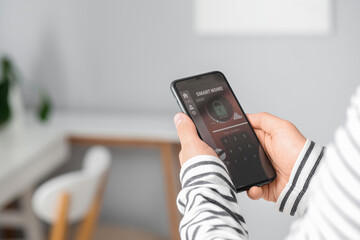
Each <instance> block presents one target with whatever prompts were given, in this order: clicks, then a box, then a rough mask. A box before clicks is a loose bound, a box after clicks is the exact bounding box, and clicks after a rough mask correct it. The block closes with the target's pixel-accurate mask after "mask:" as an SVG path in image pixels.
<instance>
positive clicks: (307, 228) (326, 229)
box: [288, 88, 360, 239]
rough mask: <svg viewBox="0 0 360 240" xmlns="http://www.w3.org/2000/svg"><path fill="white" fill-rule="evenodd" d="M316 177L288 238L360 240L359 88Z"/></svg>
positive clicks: (328, 147)
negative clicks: (300, 215)
mask: <svg viewBox="0 0 360 240" xmlns="http://www.w3.org/2000/svg"><path fill="white" fill-rule="evenodd" d="M314 178H315V179H314V180H313V181H315V182H313V183H312V185H313V186H312V188H311V189H310V190H311V193H310V198H309V201H308V208H307V211H306V213H305V214H304V216H303V217H301V218H299V219H298V220H297V221H296V222H295V223H294V224H293V226H292V228H291V232H290V234H289V236H288V239H309V238H311V239H360V88H358V91H357V94H356V95H355V96H354V97H353V98H352V99H351V105H350V107H349V109H348V111H347V121H346V123H345V125H344V126H341V127H340V128H339V129H338V130H337V131H336V132H335V137H334V140H333V141H332V143H330V144H329V145H328V146H327V149H326V153H325V155H324V158H323V160H322V163H321V166H320V168H319V169H318V171H317V173H316V175H315V177H314Z"/></svg>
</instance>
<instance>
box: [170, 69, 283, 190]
mask: <svg viewBox="0 0 360 240" xmlns="http://www.w3.org/2000/svg"><path fill="white" fill-rule="evenodd" d="M171 91H172V92H173V94H174V96H175V98H176V100H177V102H178V104H179V106H180V109H181V110H182V112H184V113H186V114H187V115H188V116H189V117H190V118H191V119H192V120H193V122H194V123H195V126H196V128H197V130H198V133H199V136H200V138H201V139H202V140H203V141H204V142H205V143H207V144H208V145H209V146H210V147H211V148H213V149H214V150H215V152H216V153H217V154H218V156H219V158H220V159H221V160H222V161H223V162H224V164H225V165H226V167H227V169H228V171H229V173H230V177H231V179H232V181H233V183H234V185H235V187H236V189H237V191H243V190H247V189H249V188H250V187H252V186H261V185H264V184H267V183H270V182H271V181H273V180H274V179H275V178H276V173H275V170H274V168H273V167H272V165H271V163H270V160H269V158H268V156H267V155H266V153H265V151H264V149H263V147H262V146H261V144H260V142H259V140H258V138H257V137H256V134H255V132H254V130H253V129H252V127H251V125H250V123H249V121H248V119H247V117H246V115H245V113H244V111H243V110H242V108H241V106H240V104H239V102H238V100H237V99H236V97H235V95H234V93H233V91H232V89H231V87H230V85H229V83H228V82H227V80H226V78H225V76H224V75H223V74H222V73H221V72H218V71H215V72H210V73H205V74H201V75H197V76H192V77H188V78H183V79H179V80H175V81H173V82H172V83H171Z"/></svg>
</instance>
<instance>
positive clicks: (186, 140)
mask: <svg viewBox="0 0 360 240" xmlns="http://www.w3.org/2000/svg"><path fill="white" fill-rule="evenodd" d="M174 123H175V126H176V129H177V133H178V136H179V139H180V143H181V146H182V147H184V146H186V145H189V144H191V143H193V142H194V141H196V140H200V139H199V136H198V134H197V131H196V127H195V125H194V123H193V121H192V120H191V119H190V118H189V117H188V116H187V115H186V114H184V113H178V114H176V115H175V117H174Z"/></svg>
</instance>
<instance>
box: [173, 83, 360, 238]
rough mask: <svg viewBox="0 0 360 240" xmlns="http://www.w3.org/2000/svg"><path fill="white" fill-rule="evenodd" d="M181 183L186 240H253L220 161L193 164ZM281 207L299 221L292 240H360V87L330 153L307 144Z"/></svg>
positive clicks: (202, 158)
mask: <svg viewBox="0 0 360 240" xmlns="http://www.w3.org/2000/svg"><path fill="white" fill-rule="evenodd" d="M180 180H181V184H182V190H181V191H180V193H179V195H178V198H177V205H178V208H179V210H180V212H181V213H182V214H183V215H184V216H183V219H182V220H181V223H180V235H181V238H182V239H247V238H248V231H247V229H246V224H245V220H244V218H243V217H242V215H241V213H240V210H239V206H238V205H239V204H241V203H240V202H239V201H238V198H237V195H236V191H235V188H234V186H233V184H232V182H231V179H230V177H229V173H228V171H227V169H226V167H225V165H224V164H223V162H222V161H221V160H220V159H218V158H215V157H213V156H205V155H201V156H196V157H194V158H191V159H189V160H188V161H187V162H186V163H185V164H184V165H183V167H182V169H181V172H180ZM276 207H277V208H278V209H279V211H281V212H285V213H288V214H290V215H294V216H296V217H297V220H296V221H295V222H294V223H293V225H292V227H291V230H290V233H289V235H288V237H287V239H360V87H359V88H358V89H357V93H356V95H354V96H353V97H352V98H351V104H350V107H349V108H348V111H347V120H346V123H345V124H344V125H343V126H341V127H339V128H338V129H337V131H336V132H335V136H334V139H333V141H332V142H331V143H330V144H329V145H328V146H327V147H326V151H325V148H324V147H322V146H319V145H318V144H316V143H314V142H313V141H311V140H309V139H308V140H307V141H306V143H305V146H304V147H303V149H302V151H301V153H300V155H299V156H298V159H297V160H296V163H295V165H294V168H293V170H292V172H291V176H290V179H289V182H288V183H287V185H286V187H285V188H284V190H283V191H282V192H281V194H280V196H279V198H278V200H277V202H276Z"/></svg>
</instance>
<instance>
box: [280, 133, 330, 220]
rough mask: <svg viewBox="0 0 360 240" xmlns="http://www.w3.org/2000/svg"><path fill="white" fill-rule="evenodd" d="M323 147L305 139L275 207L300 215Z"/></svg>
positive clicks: (306, 200)
mask: <svg viewBox="0 0 360 240" xmlns="http://www.w3.org/2000/svg"><path fill="white" fill-rule="evenodd" d="M324 151H325V148H324V147H322V146H320V145H318V144H316V143H314V142H313V141H311V140H310V139H307V141H306V143H305V145H304V147H303V149H302V151H301V153H300V154H299V156H298V158H297V160H296V162H295V165H294V167H293V170H292V171H291V175H290V179H289V182H288V183H287V184H286V186H285V188H284V190H283V191H282V192H281V194H280V196H279V198H278V200H277V202H276V207H277V208H278V209H279V211H280V212H284V213H288V214H290V215H292V216H294V215H295V216H302V215H303V214H304V212H305V210H306V208H307V203H308V199H309V191H308V189H309V186H310V183H311V180H312V178H313V176H314V174H315V172H316V170H317V168H318V166H319V164H320V162H321V159H322V158H323V156H324Z"/></svg>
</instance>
